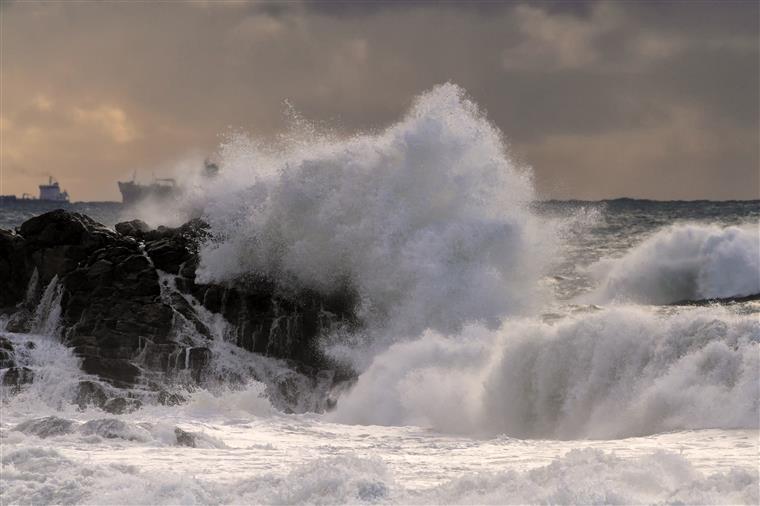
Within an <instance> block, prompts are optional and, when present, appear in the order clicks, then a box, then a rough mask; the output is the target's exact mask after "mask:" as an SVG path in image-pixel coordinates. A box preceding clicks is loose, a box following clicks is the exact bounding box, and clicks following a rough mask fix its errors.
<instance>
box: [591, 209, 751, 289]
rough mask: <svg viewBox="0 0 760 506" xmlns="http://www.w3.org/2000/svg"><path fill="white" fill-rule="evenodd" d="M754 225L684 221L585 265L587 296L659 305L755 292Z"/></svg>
mask: <svg viewBox="0 0 760 506" xmlns="http://www.w3.org/2000/svg"><path fill="white" fill-rule="evenodd" d="M759 231H760V229H759V228H758V226H757V225H750V226H745V227H725V228H723V227H719V226H717V225H704V224H687V225H678V226H673V227H670V228H666V229H663V230H660V231H658V232H656V233H655V234H654V235H652V236H651V237H649V238H648V239H646V240H645V241H644V242H642V243H641V244H639V245H638V246H636V247H634V248H633V249H631V250H630V251H628V252H627V253H626V254H625V255H624V256H622V257H621V258H615V259H604V260H601V261H600V262H597V263H596V264H594V265H593V266H592V267H591V269H590V270H591V273H592V275H593V276H594V277H595V278H596V279H597V281H598V282H599V287H598V288H597V290H596V291H595V292H594V293H593V294H592V295H591V297H590V299H591V300H594V301H597V302H606V301H610V300H620V301H630V302H643V303H653V304H665V303H669V302H677V301H683V300H698V299H712V298H726V297H740V296H746V295H753V294H757V293H760V233H759Z"/></svg>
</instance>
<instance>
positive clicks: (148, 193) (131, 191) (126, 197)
mask: <svg viewBox="0 0 760 506" xmlns="http://www.w3.org/2000/svg"><path fill="white" fill-rule="evenodd" d="M218 172H219V167H218V166H217V165H216V164H215V163H211V162H209V161H208V160H206V162H205V163H204V174H205V175H206V176H208V177H213V176H215V175H216V174H217V173H218ZM135 176H136V174H133V175H132V180H131V181H117V183H118V184H119V191H120V192H121V201H122V202H123V203H124V204H126V205H131V204H136V203H138V202H141V201H143V200H145V199H147V198H153V199H157V200H165V199H168V198H172V197H175V196H177V195H179V193H180V191H181V190H180V187H179V186H177V181H176V180H174V179H173V178H153V182H152V183H151V184H140V183H137V182H135Z"/></svg>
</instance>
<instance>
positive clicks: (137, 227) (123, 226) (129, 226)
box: [114, 220, 150, 239]
mask: <svg viewBox="0 0 760 506" xmlns="http://www.w3.org/2000/svg"><path fill="white" fill-rule="evenodd" d="M114 228H115V229H116V233H117V234H121V235H126V236H130V237H134V238H135V239H142V237H143V234H144V233H145V232H148V231H149V230H150V226H149V225H148V224H147V223H145V222H144V221H142V220H132V221H124V222H121V223H117V224H116V226H115V227H114Z"/></svg>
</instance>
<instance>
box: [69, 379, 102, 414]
mask: <svg viewBox="0 0 760 506" xmlns="http://www.w3.org/2000/svg"><path fill="white" fill-rule="evenodd" d="M107 400H108V395H107V394H106V392H105V390H104V389H103V386H102V385H99V384H98V383H95V382H94V381H89V380H85V381H80V382H79V385H77V394H76V396H75V398H74V403H75V404H76V405H77V406H79V409H85V408H86V407H87V406H95V407H98V408H100V407H103V405H104V404H105V403H106V401H107Z"/></svg>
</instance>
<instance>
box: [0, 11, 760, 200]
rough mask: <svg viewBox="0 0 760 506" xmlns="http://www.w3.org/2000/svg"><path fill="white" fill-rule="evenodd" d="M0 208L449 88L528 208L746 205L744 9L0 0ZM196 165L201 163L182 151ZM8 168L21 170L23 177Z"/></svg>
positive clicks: (753, 88)
mask: <svg viewBox="0 0 760 506" xmlns="http://www.w3.org/2000/svg"><path fill="white" fill-rule="evenodd" d="M0 12H1V13H2V29H3V34H2V41H3V46H2V56H3V62H2V84H3V86H2V95H3V110H2V111H1V112H0V128H1V129H2V135H3V153H2V161H3V171H4V174H3V183H4V188H3V191H5V192H16V193H21V192H23V191H29V190H30V188H34V187H35V185H36V184H37V182H38V181H37V180H36V179H35V178H34V177H33V175H34V174H37V173H43V172H51V173H54V174H56V175H57V176H58V177H59V179H61V180H62V181H63V182H64V183H65V186H66V187H67V188H68V189H69V190H70V191H71V193H72V194H73V195H74V196H75V197H76V198H82V199H100V198H104V197H109V198H116V197H117V194H116V192H115V184H114V181H115V179H116V178H117V177H123V176H125V175H127V174H131V172H132V170H133V169H135V168H140V169H144V171H145V172H147V173H149V172H150V170H156V171H158V172H159V173H160V172H161V170H163V169H165V168H166V167H167V166H170V165H171V164H172V162H173V161H174V160H177V159H179V158H182V157H184V156H186V154H187V153H188V152H194V153H199V154H203V153H207V152H210V151H211V150H213V149H214V146H215V145H216V144H217V143H218V141H219V134H223V133H224V132H226V131H227V129H228V128H229V127H233V128H242V129H245V130H248V131H250V132H251V133H252V134H254V135H264V136H267V135H272V134H274V133H276V132H278V131H280V130H282V128H284V126H285V122H284V116H283V111H284V110H285V105H284V102H283V100H285V99H288V101H289V102H290V103H292V104H293V105H294V106H295V107H296V108H297V109H298V110H299V111H300V112H301V113H302V114H303V115H305V116H306V117H307V118H310V119H313V120H316V121H323V122H326V123H327V124H328V125H329V126H330V127H331V128H337V129H339V130H342V131H345V132H351V131H354V130H356V129H360V130H366V129H375V128H379V127H382V126H384V125H387V124H388V123H390V122H392V121H394V120H396V119H397V118H398V117H399V115H401V114H403V112H404V110H405V109H406V108H407V107H408V106H409V104H410V103H411V101H412V99H413V97H414V96H415V95H416V94H419V93H420V92H423V91H424V90H426V89H429V88H430V87H431V86H434V85H435V84H438V83H441V82H445V81H453V82H456V83H458V84H460V85H461V86H463V87H465V88H466V89H467V90H468V92H469V93H470V94H471V96H472V97H473V98H474V99H475V100H476V101H477V102H478V103H479V104H480V105H481V106H482V107H483V108H484V109H485V110H486V111H487V113H488V116H489V118H491V120H492V121H494V123H496V124H497V125H498V126H499V127H500V128H501V129H502V130H503V131H504V133H505V135H506V137H507V138H508V140H509V142H510V146H511V149H512V150H513V152H514V154H515V156H516V157H518V158H519V159H520V160H521V161H524V162H525V163H528V164H530V165H532V166H533V167H534V170H535V173H536V181H537V183H538V185H539V189H540V190H541V191H542V192H543V194H544V195H546V196H554V197H579V198H602V197H613V196H621V195H631V196H641V197H652V198H700V197H708V198H752V197H757V196H758V191H760V190H759V189H758V185H759V184H760V183H759V182H758V94H757V90H758V4H757V3H755V2H699V1H695V2H670V3H667V2H565V1H556V2H528V3H519V2H503V3H499V2H473V3H466V2H328V1H319V2H305V3H301V2H272V3H265V2H214V1H207V2H192V3H177V2H164V3H157V4H154V3H130V2H122V3H64V2H55V3H4V4H3V5H2V10H1V11H0ZM199 156H200V155H199ZM22 169H23V170H22Z"/></svg>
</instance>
